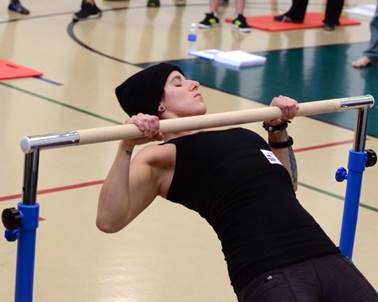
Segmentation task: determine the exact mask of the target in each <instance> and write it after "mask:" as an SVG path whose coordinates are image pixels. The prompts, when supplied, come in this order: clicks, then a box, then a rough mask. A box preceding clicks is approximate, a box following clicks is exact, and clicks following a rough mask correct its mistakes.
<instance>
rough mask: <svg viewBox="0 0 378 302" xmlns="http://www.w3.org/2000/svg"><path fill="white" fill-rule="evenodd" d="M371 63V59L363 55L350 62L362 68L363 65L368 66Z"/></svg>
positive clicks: (355, 66)
mask: <svg viewBox="0 0 378 302" xmlns="http://www.w3.org/2000/svg"><path fill="white" fill-rule="evenodd" d="M372 63H373V61H372V60H371V59H369V58H368V57H366V56H363V57H361V58H359V59H358V60H356V61H354V62H353V63H352V66H353V67H354V68H364V67H368V66H369V65H371V64H372Z"/></svg>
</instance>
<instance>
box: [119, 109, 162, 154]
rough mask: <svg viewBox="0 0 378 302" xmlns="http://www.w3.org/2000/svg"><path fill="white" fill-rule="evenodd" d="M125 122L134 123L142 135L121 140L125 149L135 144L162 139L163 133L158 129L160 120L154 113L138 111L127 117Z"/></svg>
mask: <svg viewBox="0 0 378 302" xmlns="http://www.w3.org/2000/svg"><path fill="white" fill-rule="evenodd" d="M126 124H134V125H135V126H137V127H138V129H139V130H140V131H141V132H142V133H143V135H144V137H142V138H136V139H128V140H123V141H122V143H123V144H124V145H125V146H126V147H127V149H132V148H133V147H134V146H135V145H141V144H145V143H148V142H150V141H159V140H163V138H164V136H163V133H162V132H161V131H160V120H159V118H158V117H157V116H156V115H149V114H143V113H139V114H137V115H133V116H132V117H131V118H129V119H128V121H127V122H126Z"/></svg>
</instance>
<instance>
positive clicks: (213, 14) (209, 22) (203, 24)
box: [198, 0, 219, 28]
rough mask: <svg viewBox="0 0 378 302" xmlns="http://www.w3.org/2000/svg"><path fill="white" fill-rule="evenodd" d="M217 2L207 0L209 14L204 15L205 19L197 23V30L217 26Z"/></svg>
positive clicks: (217, 0)
mask: <svg viewBox="0 0 378 302" xmlns="http://www.w3.org/2000/svg"><path fill="white" fill-rule="evenodd" d="M218 9H219V0H209V11H210V12H209V13H205V18H204V19H203V20H202V21H200V22H199V23H198V27H199V28H211V27H213V26H216V25H218V24H219V17H218Z"/></svg>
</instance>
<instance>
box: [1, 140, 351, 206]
mask: <svg viewBox="0 0 378 302" xmlns="http://www.w3.org/2000/svg"><path fill="white" fill-rule="evenodd" d="M353 142H354V140H345V141H340V142H335V143H329V144H322V145H316V146H310V147H304V148H298V149H294V152H303V151H309V150H315V149H323V148H327V147H333V146H338V145H345V144H350V143H353ZM103 183H104V181H103V180H95V181H89V182H82V183H79V184H74V185H68V186H63V187H55V188H50V189H43V190H39V191H38V192H37V194H38V195H42V194H48V193H54V192H60V191H68V190H74V189H79V188H84V187H90V186H96V185H101V184H103ZM20 198H21V194H13V195H5V196H0V202H1V201H9V200H13V199H20Z"/></svg>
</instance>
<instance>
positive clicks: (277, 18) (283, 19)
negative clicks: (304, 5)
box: [273, 14, 303, 23]
mask: <svg viewBox="0 0 378 302" xmlns="http://www.w3.org/2000/svg"><path fill="white" fill-rule="evenodd" d="M273 20H274V21H277V22H287V23H303V20H302V21H297V20H293V19H292V18H291V17H289V16H287V15H285V14H283V15H279V16H274V17H273Z"/></svg>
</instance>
